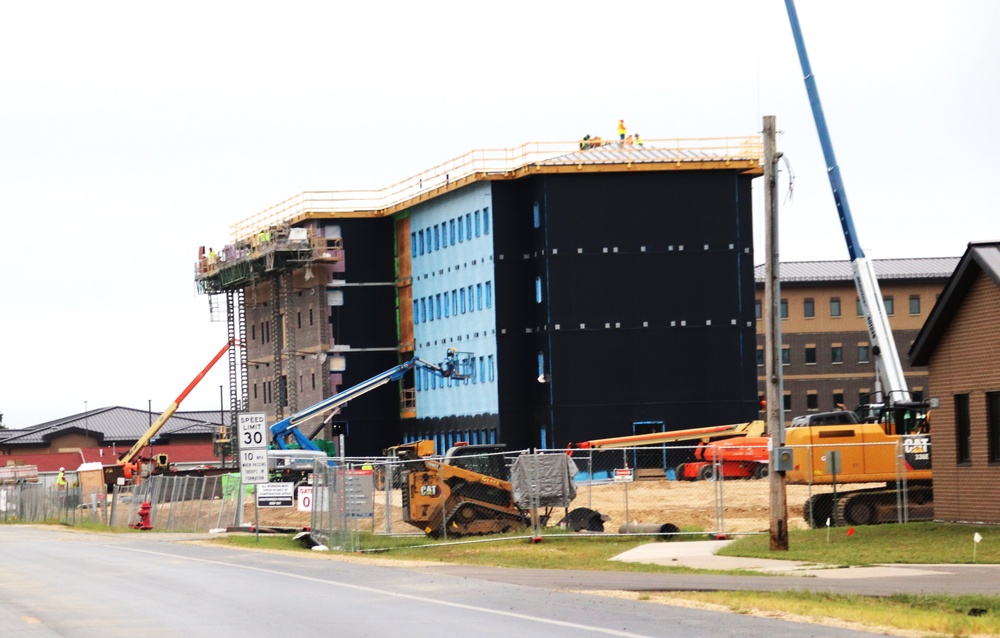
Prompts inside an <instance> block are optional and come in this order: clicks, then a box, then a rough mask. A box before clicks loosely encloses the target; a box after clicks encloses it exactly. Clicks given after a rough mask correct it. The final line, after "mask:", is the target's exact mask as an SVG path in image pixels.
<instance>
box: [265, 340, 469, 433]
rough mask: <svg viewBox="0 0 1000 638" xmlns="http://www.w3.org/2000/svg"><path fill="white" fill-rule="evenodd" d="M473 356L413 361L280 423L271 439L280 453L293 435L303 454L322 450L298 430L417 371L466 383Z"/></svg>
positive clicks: (453, 353) (450, 355)
mask: <svg viewBox="0 0 1000 638" xmlns="http://www.w3.org/2000/svg"><path fill="white" fill-rule="evenodd" d="M470 357H471V354H469V353H465V352H462V353H459V352H456V351H455V350H454V349H451V350H449V351H448V356H447V358H446V359H445V361H444V363H440V364H438V363H430V362H429V361H424V360H423V359H421V358H419V357H414V358H412V359H410V360H409V361H406V362H404V363H401V364H399V365H398V366H396V367H394V368H390V369H388V370H386V371H385V372H382V373H380V374H377V375H375V376H374V377H372V378H370V379H368V380H366V381H362V382H361V383H359V384H357V385H354V386H351V387H350V388H347V389H346V390H343V391H341V392H338V393H337V394H335V395H333V396H332V397H328V398H326V399H323V400H322V401H320V402H319V403H316V404H314V405H311V406H309V407H308V408H305V409H304V410H301V411H299V412H296V413H295V414H293V415H292V416H290V417H288V418H287V419H283V420H281V421H278V422H277V423H275V424H274V425H272V426H271V428H270V430H271V438H272V440H273V441H274V444H275V445H277V446H278V447H279V448H280V449H282V450H286V449H288V444H287V442H286V441H285V437H286V436H288V435H291V436H292V437H294V438H295V442H296V443H297V444H298V445H299V448H301V449H303V450H316V451H318V450H319V446H317V445H316V444H315V443H313V442H312V441H311V440H310V439H309V437H307V436H306V435H305V434H304V433H303V432H302V431H301V430H299V428H298V426H299V425H300V424H302V423H305V422H306V421H308V420H309V419H312V418H314V417H317V416H319V415H321V414H325V413H327V412H329V411H331V410H334V409H336V408H338V407H340V406H342V405H344V404H345V403H347V402H348V401H350V400H352V399H356V398H357V397H359V396H361V395H363V394H367V393H368V392H371V391H372V390H374V389H376V388H379V387H381V386H383V385H385V384H387V383H390V382H392V381H399V380H400V379H402V378H403V376H404V375H405V374H406V373H407V372H409V371H410V370H413V369H415V368H426V369H428V370H431V371H432V372H434V373H436V374H440V375H441V376H443V377H451V378H453V379H464V378H466V377H467V376H468V374H467V367H468V365H470V364H469V363H468V361H469V360H470Z"/></svg>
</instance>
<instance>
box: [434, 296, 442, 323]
mask: <svg viewBox="0 0 1000 638" xmlns="http://www.w3.org/2000/svg"><path fill="white" fill-rule="evenodd" d="M434 314H435V316H436V318H438V319H440V318H441V295H437V296H436V297H435V298H434Z"/></svg>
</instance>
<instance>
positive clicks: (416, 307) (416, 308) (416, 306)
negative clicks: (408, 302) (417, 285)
mask: <svg viewBox="0 0 1000 638" xmlns="http://www.w3.org/2000/svg"><path fill="white" fill-rule="evenodd" d="M413 323H415V324H417V323H420V301H419V300H417V299H414V300H413Z"/></svg>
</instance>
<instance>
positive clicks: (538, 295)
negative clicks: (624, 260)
mask: <svg viewBox="0 0 1000 638" xmlns="http://www.w3.org/2000/svg"><path fill="white" fill-rule="evenodd" d="M535 303H542V278H541V277H535Z"/></svg>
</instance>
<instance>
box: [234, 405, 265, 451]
mask: <svg viewBox="0 0 1000 638" xmlns="http://www.w3.org/2000/svg"><path fill="white" fill-rule="evenodd" d="M236 423H237V425H238V427H239V437H240V450H263V449H264V448H266V447H267V425H266V421H265V418H264V413H263V412H249V413H247V414H240V415H237V417H236Z"/></svg>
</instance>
